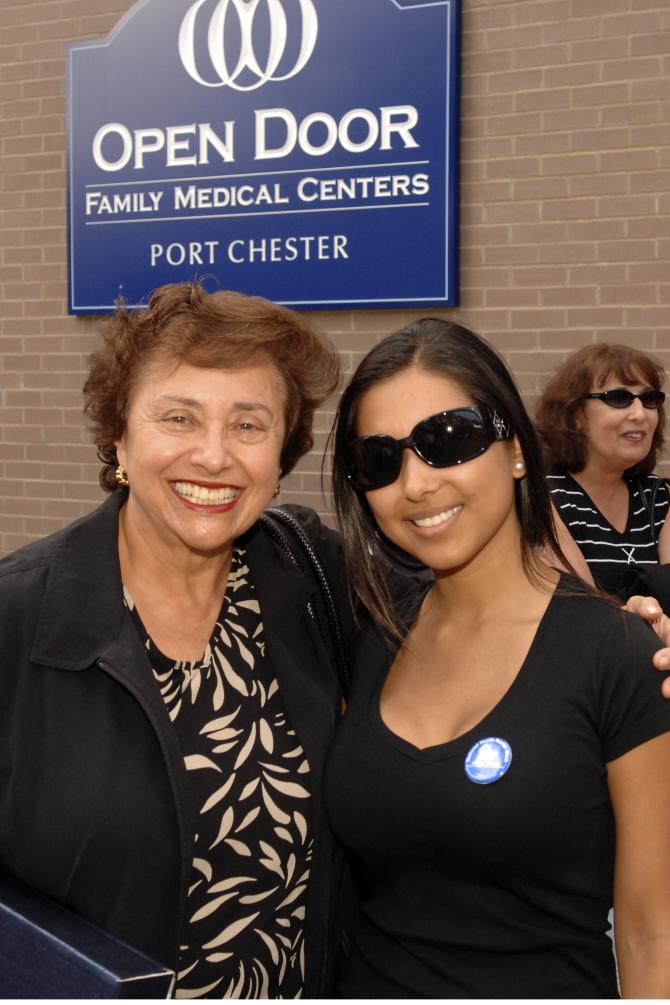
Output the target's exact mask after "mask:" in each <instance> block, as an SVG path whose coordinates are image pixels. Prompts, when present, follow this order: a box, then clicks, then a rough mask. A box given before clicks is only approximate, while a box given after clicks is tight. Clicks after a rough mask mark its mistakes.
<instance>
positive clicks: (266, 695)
mask: <svg viewBox="0 0 670 1005" xmlns="http://www.w3.org/2000/svg"><path fill="white" fill-rule="evenodd" d="M125 600H126V604H127V606H128V607H129V609H130V610H131V613H132V615H133V618H134V620H135V622H136V624H137V626H138V629H139V630H140V632H141V633H142V638H143V641H144V642H145V646H146V649H147V653H148V656H149V661H150V664H151V667H152V670H153V674H154V677H155V679H156V682H157V684H158V686H159V687H160V690H161V693H162V695H163V699H164V701H165V704H166V707H167V709H168V711H169V714H170V718H171V719H172V721H173V723H174V725H175V729H176V730H177V734H178V737H179V740H180V742H181V745H182V749H183V752H184V763H185V766H186V769H187V771H188V773H189V780H190V782H191V791H192V796H193V805H194V810H195V815H196V818H197V833H196V835H195V852H194V857H193V867H192V876H191V882H190V886H189V893H188V901H187V911H186V921H185V925H184V930H183V932H182V937H181V946H180V957H179V964H178V974H177V983H176V989H175V997H176V998H201V997H214V998H296V997H300V995H301V993H302V987H303V983H304V941H303V940H304V921H305V900H306V897H305V892H306V887H307V880H308V877H309V866H310V857H311V844H312V840H311V827H310V812H309V797H310V783H309V765H308V763H307V760H306V758H305V755H304V752H303V750H302V747H301V746H300V743H299V742H298V739H297V737H296V734H295V732H294V730H293V729H292V728H291V724H290V722H289V721H288V717H287V714H286V709H285V707H284V704H283V701H282V698H281V695H280V693H279V688H278V684H277V680H276V679H275V676H274V672H273V670H272V666H271V664H270V661H269V659H268V658H267V657H266V653H265V643H264V638H263V622H262V618H261V611H260V606H259V603H258V600H257V598H256V594H255V590H254V586H253V582H252V580H251V575H250V571H249V568H248V567H247V564H246V560H245V552H244V550H242V549H241V548H235V549H234V551H233V560H232V567H231V571H230V575H229V577H228V585H227V589H226V595H225V598H224V602H223V607H222V610H221V614H220V617H219V620H218V622H217V624H216V626H215V628H214V632H213V634H212V638H211V640H210V643H209V645H208V646H207V649H206V651H205V653H204V656H203V659H202V661H200V662H193V663H191V662H175V661H174V660H170V659H169V658H167V657H166V656H164V655H163V654H162V653H161V652H160V651H159V650H158V649H157V648H156V647H155V646H154V644H153V643H152V641H151V639H150V638H148V636H147V633H146V631H145V630H144V628H143V626H142V622H141V619H140V616H139V613H138V612H137V610H136V609H135V608H134V605H133V601H132V598H131V597H130V595H129V594H128V592H127V591H125Z"/></svg>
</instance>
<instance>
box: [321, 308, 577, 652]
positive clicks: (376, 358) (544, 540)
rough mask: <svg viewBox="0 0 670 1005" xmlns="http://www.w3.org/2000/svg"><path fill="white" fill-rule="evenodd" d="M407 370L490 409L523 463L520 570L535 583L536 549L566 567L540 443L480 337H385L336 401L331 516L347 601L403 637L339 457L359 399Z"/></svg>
mask: <svg viewBox="0 0 670 1005" xmlns="http://www.w3.org/2000/svg"><path fill="white" fill-rule="evenodd" d="M410 367H417V368H419V369H420V370H425V371H426V372H427V373H436V374H441V375H443V376H445V377H449V378H451V379H452V380H455V381H456V382H457V383H458V384H460V386H461V387H462V388H463V390H464V391H465V392H466V393H467V394H468V395H469V396H470V397H471V398H472V400H473V401H474V402H475V404H477V405H480V406H486V407H488V408H491V409H494V410H495V411H496V412H497V413H498V415H500V416H501V417H502V418H503V419H504V420H505V421H506V422H507V423H508V424H509V425H510V426H511V428H512V430H513V432H514V434H515V435H516V436H517V437H518V439H519V443H520V445H521V450H522V452H523V458H524V462H525V465H526V475H525V477H524V478H519V479H517V480H516V481H515V504H516V511H517V515H518V518H519V523H520V525H521V538H522V556H521V557H522V562H523V566H524V569H525V570H526V573H527V575H529V577H532V578H538V577H539V565H538V560H537V555H536V549H538V548H542V547H545V548H547V549H548V550H551V551H553V552H554V553H555V554H556V555H557V556H558V557H559V558H560V560H561V561H562V562H564V563H565V565H566V567H567V568H570V564H569V562H568V561H567V560H566V559H565V557H564V556H563V554H562V552H561V548H560V545H559V543H558V540H557V538H556V532H555V530H554V524H553V520H552V515H551V504H550V497H549V492H548V489H547V483H546V480H545V471H544V466H543V463H542V451H541V447H540V443H539V440H538V438H537V435H536V433H535V429H534V427H533V424H532V422H531V420H530V418H529V416H528V413H527V412H526V409H525V407H524V404H523V402H522V400H521V396H520V394H519V392H518V390H517V387H516V385H515V383H514V379H513V377H512V375H511V374H510V372H509V370H508V369H507V366H506V365H505V363H504V362H503V360H502V359H501V358H500V356H499V355H498V354H497V352H496V351H495V350H494V349H493V348H492V346H490V345H489V343H488V342H487V341H486V340H485V339H483V338H481V337H480V336H479V335H476V334H475V333H474V332H472V331H469V330H468V329H467V328H464V327H463V326H462V325H459V324H456V323H454V322H452V321H442V320H438V319H436V318H424V319H423V320H421V321H417V322H415V323H414V324H411V325H409V326H408V327H407V328H403V329H402V330H401V331H398V332H395V333H394V334H392V335H389V336H388V337H387V338H385V339H384V340H383V341H382V342H380V343H379V344H378V345H377V346H375V347H374V348H373V349H371V350H370V352H369V353H368V354H367V356H365V358H364V359H363V360H362V361H361V363H360V364H359V366H358V368H357V370H356V372H355V373H354V375H353V377H352V378H351V382H350V383H349V385H348V387H347V388H346V390H345V392H344V394H343V395H342V398H341V400H340V404H339V407H338V409H337V415H336V417H335V425H334V427H333V432H332V434H331V436H332V439H333V495H334V503H335V512H336V514H337V517H338V520H339V525H340V531H341V534H342V540H343V544H344V553H345V560H346V563H347V569H348V574H349V582H350V586H351V590H352V596H354V597H355V598H356V599H357V600H359V601H361V602H362V603H363V604H364V605H365V607H367V609H368V610H369V611H370V613H371V614H372V616H373V618H374V619H375V620H376V621H377V622H378V623H379V624H380V625H381V626H382V627H383V628H385V629H386V630H387V631H388V632H389V633H390V634H391V635H392V636H394V637H395V638H400V637H401V626H402V622H401V619H400V618H399V616H398V613H397V611H396V609H395V606H394V603H393V600H392V597H391V592H390V590H389V588H388V585H387V575H386V574H385V571H384V569H383V567H381V566H380V562H379V558H378V547H379V542H380V531H379V529H378V528H377V525H376V522H375V519H374V517H373V515H372V512H371V510H370V507H369V506H368V503H367V500H366V498H365V495H364V494H363V493H360V492H357V491H356V490H355V489H354V488H353V486H352V485H351V482H350V481H349V479H348V478H347V472H346V467H345V462H344V452H345V448H346V447H347V445H348V444H349V443H350V442H351V441H352V440H354V439H356V437H357V435H358V432H357V417H358V408H359V405H360V402H361V399H362V398H363V395H364V394H365V393H366V392H367V391H368V390H370V388H372V387H374V386H375V385H376V384H379V383H380V382H381V381H383V380H388V379H389V378H390V377H394V376H396V375H397V374H399V373H402V372H403V371H404V370H407V369H409V368H410ZM376 552H377V554H375V553H376Z"/></svg>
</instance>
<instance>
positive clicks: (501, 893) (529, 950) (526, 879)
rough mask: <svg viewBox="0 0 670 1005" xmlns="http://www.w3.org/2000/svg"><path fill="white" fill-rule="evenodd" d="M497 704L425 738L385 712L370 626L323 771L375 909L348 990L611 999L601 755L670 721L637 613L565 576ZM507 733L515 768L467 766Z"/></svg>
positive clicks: (366, 899)
mask: <svg viewBox="0 0 670 1005" xmlns="http://www.w3.org/2000/svg"><path fill="white" fill-rule="evenodd" d="M562 588H566V589H567V591H568V592H567V593H566V594H563V593H562V589H559V591H557V593H556V594H555V595H554V596H553V598H552V600H551V602H550V604H549V606H548V608H547V610H546V612H545V615H544V617H543V618H542V621H541V623H540V625H539V627H538V630H537V633H536V635H535V638H534V640H533V643H532V645H531V648H530V650H529V652H528V655H527V657H526V659H525V661H524V663H523V665H522V667H521V669H520V671H519V673H518V675H517V677H516V679H515V680H514V682H513V684H512V685H511V687H510V688H509V690H508V691H507V693H506V694H505V695H504V696H503V698H502V700H501V701H500V702H499V703H498V704H497V705H496V706H495V708H493V709H492V710H491V711H490V712H489V714H488V715H487V716H486V717H485V718H484V719H483V720H482V721H481V722H480V723H479V725H478V726H476V727H475V728H474V729H472V730H469V731H468V732H467V733H466V734H464V735H463V736H460V737H458V738H456V739H454V740H452V741H450V742H447V743H443V744H439V745H437V746H434V747H430V748H427V749H425V750H420V749H418V748H416V747H414V746H413V745H412V744H411V743H409V742H407V741H405V740H404V739H402V738H401V737H399V736H397V735H396V734H394V733H393V732H392V731H391V730H390V729H389V728H388V727H387V726H386V725H385V724H384V722H383V720H382V718H381V714H380V708H379V698H380V693H381V690H382V687H383V684H384V681H385V679H386V675H387V672H388V667H389V664H390V662H391V661H392V658H393V657H392V655H390V654H389V650H388V648H385V646H384V644H383V643H382V642H381V640H379V639H378V638H376V637H374V636H372V635H371V636H370V637H368V639H367V640H366V642H365V643H364V644H363V645H362V647H361V651H360V654H359V658H358V661H357V668H356V669H357V672H356V674H355V678H354V681H355V683H354V690H353V693H352V696H351V701H350V704H349V708H348V710H347V713H346V715H345V716H344V718H343V720H342V722H341V724H340V726H339V728H338V731H337V735H336V738H335V742H334V745H333V748H332V751H331V754H330V758H329V761H328V764H327V769H326V797H327V808H328V813H329V816H330V819H331V823H332V825H333V828H334V830H335V833H336V835H337V836H338V838H339V840H340V841H341V842H342V844H343V845H344V847H345V848H346V849H347V850H348V851H349V853H350V854H351V855H352V857H353V859H354V863H355V866H356V870H357V873H358V876H359V884H360V892H361V900H362V918H361V926H360V932H359V937H358V941H357V943H356V945H355V946H354V950H353V953H352V956H351V958H350V959H349V961H348V963H347V964H346V965H345V969H344V971H343V974H342V975H341V978H340V982H339V985H338V994H339V995H340V996H341V997H344V998H406V997H411V998H417V997H426V998H454V997H457V998H589V997H596V998H615V997H617V996H618V992H617V981H616V973H615V964H614V958H613V952H612V944H611V940H610V938H609V936H608V934H607V930H608V927H609V926H608V911H609V909H610V906H611V903H612V884H613V868H614V850H615V830H614V818H613V812H612V807H611V803H610V798H609V792H608V786H607V772H606V764H607V762H608V761H611V760H614V759H615V758H617V757H620V756H621V755H622V754H624V753H626V752H627V751H629V750H631V749H632V748H634V747H636V746H638V745H639V744H641V743H644V742H645V741H646V740H649V739H651V738H652V737H654V736H657V735H659V734H661V733H663V732H666V731H669V730H670V705H669V704H668V703H667V702H665V701H664V699H663V698H662V697H661V693H660V684H661V678H660V675H659V674H658V672H657V671H655V670H654V669H653V668H652V654H653V653H654V652H655V650H656V649H657V648H658V641H657V639H656V637H655V636H654V635H653V633H652V632H651V630H650V629H649V628H647V627H646V626H645V625H644V624H643V623H642V622H641V621H640V620H639V619H637V618H635V617H632V616H630V615H625V614H623V613H622V612H620V611H618V610H617V609H616V608H615V607H614V606H613V605H611V604H608V603H607V602H605V601H602V600H600V599H598V598H594V597H590V596H574V595H569V583H568V584H567V587H566V580H565V578H563V579H562ZM488 738H493V739H494V740H503V741H505V743H506V744H507V745H508V746H509V748H510V750H511V762H510V764H509V767H508V770H507V771H506V772H505V773H504V774H502V775H501V777H499V778H498V779H497V781H494V782H492V783H490V784H479V783H477V782H475V781H473V780H471V778H470V777H468V774H466V771H465V761H466V757H467V755H468V752H469V751H471V749H472V748H473V747H474V746H475V745H476V744H477V743H478V742H479V741H482V740H486V739H488Z"/></svg>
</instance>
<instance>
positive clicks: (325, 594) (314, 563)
mask: <svg viewBox="0 0 670 1005" xmlns="http://www.w3.org/2000/svg"><path fill="white" fill-rule="evenodd" d="M261 521H262V523H263V525H264V526H265V528H266V529H267V531H268V533H269V534H270V536H271V537H272V538H273V540H275V541H276V542H277V544H278V545H279V546H280V548H281V549H282V551H283V552H284V553H285V554H286V555H287V557H288V559H289V561H290V562H291V564H292V565H295V566H296V567H297V568H298V569H302V568H303V567H302V565H301V563H300V562H299V560H298V558H297V557H296V554H295V551H294V549H293V547H292V545H291V540H290V538H294V539H295V540H297V541H298V543H299V545H300V552H301V554H302V555H303V557H306V558H307V560H308V565H309V567H310V569H311V572H312V574H313V575H314V578H315V579H316V582H317V584H318V586H319V591H320V595H321V598H322V600H323V606H324V609H325V612H326V618H327V620H328V628H329V631H330V641H331V644H332V650H333V653H334V655H335V665H336V667H337V675H338V678H339V681H340V688H341V689H342V694H343V695H344V696H345V698H347V697H348V696H349V692H350V690H351V673H350V670H349V663H348V660H347V654H346V647H345V644H344V637H343V634H342V627H341V625H340V619H339V616H338V613H337V606H336V604H335V599H334V597H333V590H332V587H331V585H330V580H329V579H328V576H327V574H326V570H325V569H324V567H323V565H322V564H321V561H320V560H319V556H318V555H317V553H316V551H315V549H314V546H313V544H312V541H311V540H310V538H309V535H308V534H307V533H306V532H305V529H304V528H303V527H302V525H301V524H300V523H298V521H297V520H296V519H295V518H294V517H293V516H291V514H290V513H287V512H286V510H283V509H280V508H279V507H277V506H270V507H269V508H268V509H266V510H265V512H264V513H262V514H261ZM282 525H283V526H282ZM287 529H288V530H290V534H287V532H286V531H287ZM307 610H308V611H309V614H310V617H311V618H312V619H313V620H314V621H315V622H316V624H317V626H318V627H319V631H320V632H321V634H322V636H323V630H322V628H321V625H320V623H319V619H318V617H317V616H316V612H315V611H314V607H313V605H312V604H311V603H310V604H308V605H307ZM324 641H326V642H327V640H326V639H325V638H324Z"/></svg>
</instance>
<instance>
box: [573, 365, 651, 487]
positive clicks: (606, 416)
mask: <svg viewBox="0 0 670 1005" xmlns="http://www.w3.org/2000/svg"><path fill="white" fill-rule="evenodd" d="M621 387H625V388H626V389H627V390H629V391H632V392H633V393H634V394H639V392H640V391H645V390H648V389H649V384H646V383H644V382H643V381H639V382H638V383H636V384H625V385H624V384H622V383H621V380H619V378H618V377H616V376H610V377H608V378H607V380H606V381H605V383H604V384H602V385H601V386H599V387H594V388H593V390H594V391H612V390H614V389H615V388H621ZM658 418H659V413H658V409H657V408H644V406H643V405H642V402H641V401H639V400H638V399H637V398H636V399H634V400H633V402H632V404H631V405H630V406H629V407H628V408H612V407H611V406H610V405H607V404H605V402H604V401H599V400H597V399H589V400H587V401H585V402H584V405H583V409H582V414H581V417H580V420H579V421H580V423H581V429H582V431H583V432H584V434H585V435H586V438H587V441H588V448H589V453H588V460H587V465H586V466H587V468H606V469H609V470H615V471H619V472H620V473H621V474H623V472H624V471H626V470H627V469H628V468H631V467H633V466H634V465H636V464H639V463H640V461H642V460H644V458H645V457H646V456H647V454H648V453H649V451H650V450H651V447H652V440H653V436H654V432H655V431H656V427H657V426H658Z"/></svg>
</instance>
